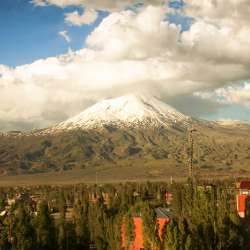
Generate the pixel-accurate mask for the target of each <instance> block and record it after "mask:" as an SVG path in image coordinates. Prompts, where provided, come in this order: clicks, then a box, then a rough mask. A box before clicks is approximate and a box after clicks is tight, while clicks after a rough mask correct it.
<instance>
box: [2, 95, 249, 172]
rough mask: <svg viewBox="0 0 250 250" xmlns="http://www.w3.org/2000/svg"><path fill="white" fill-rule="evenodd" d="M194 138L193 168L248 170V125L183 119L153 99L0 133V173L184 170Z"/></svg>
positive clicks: (120, 102) (128, 99)
mask: <svg viewBox="0 0 250 250" xmlns="http://www.w3.org/2000/svg"><path fill="white" fill-rule="evenodd" d="M191 126H193V127H195V128H196V129H197V132H196V133H195V135H194V142H195V145H194V147H195V165H196V167H198V168H199V169H201V170H202V171H204V172H209V171H214V172H220V171H227V172H233V171H248V170H250V167H249V166H250V156H249V155H250V139H249V136H248V135H249V133H250V126H249V125H244V124H238V123H237V125H235V124H228V123H227V124H226V125H225V124H224V123H222V122H206V121H200V120H196V119H192V118H190V117H187V116H185V115H183V114H181V113H180V112H178V111H176V110H175V109H173V108H171V107H170V106H168V105H166V104H164V103H162V102H160V101H158V100H157V99H155V98H150V99H147V98H145V97H138V96H133V95H129V96H125V97H121V98H117V99H113V100H108V101H102V102H100V103H97V104H96V105H94V106H93V107H90V108H89V109H87V110H86V111H84V112H83V113H81V114H79V115H78V116H76V117H73V118H71V119H69V120H67V121H65V122H62V123H60V124H58V125H56V126H53V127H51V128H48V129H44V130H41V131H33V132H32V133H27V134H20V133H9V134H2V135H0V170H1V175H4V174H22V173H42V172H53V171H62V170H76V169H86V168H91V167H93V166H95V167H98V166H100V167H101V166H114V167H116V168H117V167H119V166H132V167H134V168H133V169H134V170H135V171H136V166H138V165H144V164H145V165H150V166H151V167H152V168H153V167H154V166H157V165H159V164H161V165H164V166H167V167H168V168H171V169H173V170H174V169H176V168H178V169H180V168H183V169H186V165H187V163H186V162H187V150H188V142H187V130H188V128H190V127H191Z"/></svg>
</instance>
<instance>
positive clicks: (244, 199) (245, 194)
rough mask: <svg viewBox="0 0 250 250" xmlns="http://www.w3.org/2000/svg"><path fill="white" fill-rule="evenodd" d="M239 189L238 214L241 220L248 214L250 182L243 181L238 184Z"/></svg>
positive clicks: (237, 198)
mask: <svg viewBox="0 0 250 250" xmlns="http://www.w3.org/2000/svg"><path fill="white" fill-rule="evenodd" d="M236 188H237V195H236V201H237V212H238V215H239V216H240V217H241V218H245V217H246V214H247V208H248V201H249V199H250V181H241V182H238V183H236Z"/></svg>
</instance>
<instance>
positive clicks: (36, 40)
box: [0, 0, 107, 67]
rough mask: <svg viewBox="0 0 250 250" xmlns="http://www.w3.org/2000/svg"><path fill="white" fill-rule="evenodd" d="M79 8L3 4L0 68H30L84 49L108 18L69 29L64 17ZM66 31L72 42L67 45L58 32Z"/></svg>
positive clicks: (25, 0)
mask: <svg viewBox="0 0 250 250" xmlns="http://www.w3.org/2000/svg"><path fill="white" fill-rule="evenodd" d="M74 10H79V11H82V10H81V9H79V8H77V7H67V8H64V9H61V8H58V7H55V6H47V7H46V8H41V7H36V6H34V5H32V4H31V3H30V1H29V0H4V1H1V3H0V37H1V43H0V64H5V65H8V66H11V67H14V66H17V65H22V64H29V63H31V62H33V61H34V60H37V59H41V58H47V57H49V56H55V55H59V54H64V53H66V52H67V51H68V48H69V46H71V48H72V49H73V50H77V49H80V48H82V47H83V46H84V41H85V38H86V36H87V35H88V34H89V33H90V32H91V31H92V30H93V28H94V27H96V26H97V25H98V24H99V23H100V22H101V20H102V19H103V18H104V17H105V16H107V13H106V12H99V17H98V19H97V20H96V22H95V23H93V24H91V25H84V26H81V27H77V26H69V25H67V24H66V23H65V22H64V14H65V13H67V12H72V11H74ZM62 30H67V31H68V33H69V36H70V37H71V40H72V42H71V43H70V45H69V44H67V43H66V41H65V40H64V39H62V37H60V36H58V32H59V31H62Z"/></svg>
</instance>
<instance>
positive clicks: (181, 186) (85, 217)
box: [0, 180, 250, 250]
mask: <svg viewBox="0 0 250 250" xmlns="http://www.w3.org/2000/svg"><path fill="white" fill-rule="evenodd" d="M249 194H250V181H245V180H242V181H239V182H237V183H233V182H228V183H227V184H226V185H225V183H223V184H222V183H220V182H218V183H215V182H214V183H209V182H204V183H199V184H198V183H193V182H192V180H189V181H188V182H187V183H172V184H169V183H168V184H167V183H140V184H135V183H126V184H116V185H113V184H106V185H101V184H100V185H84V184H79V185H74V186H64V187H59V186H54V187H50V186H37V187H15V188H1V189H0V209H1V210H0V235H1V236H0V249H11V247H13V246H15V244H17V242H19V243H18V244H20V241H19V240H20V239H19V238H18V237H20V233H18V227H17V225H18V224H19V220H20V218H19V216H20V213H21V212H20V211H22V213H21V214H23V213H24V214H25V216H26V217H28V218H30V221H29V223H30V225H27V227H28V228H33V230H34V232H33V233H34V234H31V235H29V237H32V240H33V241H34V242H36V244H38V245H39V235H40V234H41V233H42V235H43V234H44V233H45V232H46V230H48V232H49V234H45V235H47V236H46V237H47V238H48V239H47V240H46V242H47V244H51V245H46V249H66V250H67V249H79V247H84V248H83V249H98V250H102V249H116V250H117V249H129V250H142V249H177V248H174V247H173V248H171V245H173V246H174V245H176V244H182V246H183V247H188V246H190V247H192V248H188V249H195V248H194V246H193V245H195V244H198V243H197V242H195V239H196V237H197V236H196V235H195V233H198V232H199V231H197V230H198V229H197V228H196V229H194V228H195V227H196V224H197V223H198V222H200V223H201V222H202V221H203V220H205V221H206V223H222V224H221V225H219V224H218V225H217V227H218V228H220V227H222V228H224V227H225V226H226V225H227V224H224V223H225V222H224V221H222V218H223V219H224V220H226V218H227V220H228V222H227V223H229V222H230V221H231V222H230V223H232V224H231V226H229V228H230V230H236V231H235V233H237V239H236V238H235V239H232V243H231V244H243V243H244V244H246V242H245V241H246V240H245V238H244V237H245V236H244V234H242V235H241V234H239V232H240V228H241V227H243V225H245V224H246V223H247V221H249V219H248V218H249V216H248V202H247V201H248V198H249ZM45 208H47V209H45ZM212 208H213V209H215V208H216V211H212V210H211V209H212ZM42 213H44V214H42ZM206 213H207V214H206ZM210 213H211V214H210ZM219 215H220V216H221V217H222V218H218V217H217V216H219ZM211 216H213V217H211ZM204 217H205V218H204ZM44 218H47V219H46V220H47V223H48V224H47V228H46V224H44V223H45V222H41V221H40V222H39V224H41V223H42V224H44V228H42V229H39V227H38V228H36V226H35V225H36V223H38V222H36V221H37V220H38V219H40V220H44ZM216 218H217V219H216ZM213 220H217V221H213ZM23 222H24V221H22V223H23ZM194 223H195V224H194ZM230 223H229V224H230ZM49 225H50V226H49ZM52 225H53V226H52ZM198 225H199V223H198V224H197V226H198ZM23 227H25V225H23ZM183 227H184V228H183ZM104 228H105V229H104ZM181 228H183V229H185V230H184V231H183V232H182V230H183V229H181ZM22 230H24V228H23V229H22ZM40 230H42V232H40ZM199 230H201V229H199ZM203 230H205V229H203ZM210 230H211V229H210ZM213 230H216V228H214V229H213ZM213 230H212V231H211V237H212V236H213V237H214V240H215V243H214V244H216V245H217V244H219V242H220V239H219V236H218V235H216V231H213ZM24 232H25V230H24ZM200 233H201V232H200ZM213 234H214V235H213ZM238 234H239V235H238ZM52 235H56V236H57V237H55V238H57V240H55V238H54V239H53V238H50V237H52ZM26 237H27V236H26ZM175 237H184V238H183V240H182V242H181V243H180V242H179V241H178V240H177V238H175ZM221 240H222V239H221ZM199 241H202V237H201V238H200V239H199ZM178 242H179V243H178ZM220 244H222V243H221V242H220ZM60 246H61V248H60ZM8 247H9V248H8ZM50 247H51V248H50ZM164 247H165V248H164ZM180 247H181V245H180ZM228 247H229V246H228ZM31 249H32V248H31ZM39 249H44V248H42V247H41V248H39ZM180 249H182V248H180ZM214 249H216V248H214ZM223 249H229V248H223ZM230 249H231V248H230Z"/></svg>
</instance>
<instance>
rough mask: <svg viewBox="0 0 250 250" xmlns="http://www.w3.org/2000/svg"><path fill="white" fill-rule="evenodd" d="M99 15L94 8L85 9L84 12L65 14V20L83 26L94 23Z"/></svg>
mask: <svg viewBox="0 0 250 250" xmlns="http://www.w3.org/2000/svg"><path fill="white" fill-rule="evenodd" d="M97 17H98V13H97V12H96V11H95V10H94V9H85V10H84V13H83V14H79V13H78V11H74V12H70V13H66V14H65V22H66V23H68V24H70V25H75V26H82V25H84V24H91V23H93V22H94V21H95V20H96V19H97Z"/></svg>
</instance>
